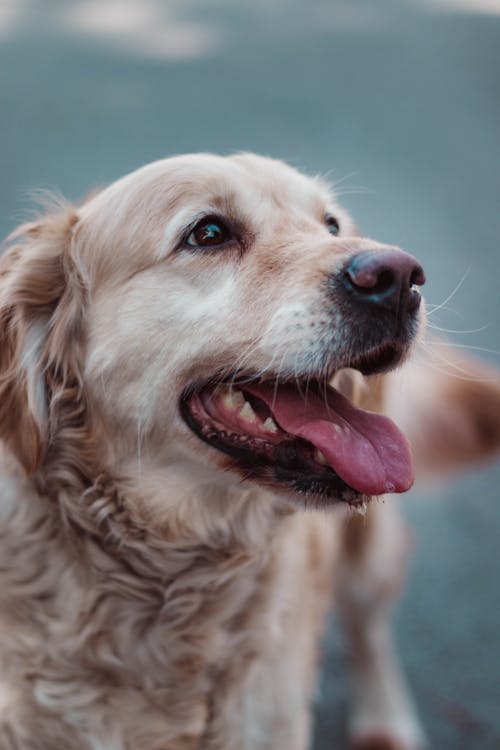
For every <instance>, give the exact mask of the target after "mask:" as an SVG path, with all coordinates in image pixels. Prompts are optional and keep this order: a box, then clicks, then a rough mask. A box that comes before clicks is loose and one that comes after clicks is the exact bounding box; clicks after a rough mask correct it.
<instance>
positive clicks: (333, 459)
mask: <svg viewBox="0 0 500 750" xmlns="http://www.w3.org/2000/svg"><path fill="white" fill-rule="evenodd" d="M245 390H246V391H248V392H249V393H251V394H253V395H254V396H257V398H260V399H261V400H262V401H264V402H265V403H266V405H267V406H268V407H269V409H271V411H272V412H273V416H274V418H275V420H276V422H277V423H278V424H279V426H280V427H281V428H282V429H283V430H285V431H286V432H289V433H290V434H291V435H295V436H297V437H300V438H303V439H304V440H307V441H308V442H309V443H312V444H313V445H314V446H315V447H316V448H318V449H319V450H320V451H321V452H322V453H323V455H324V457H325V459H326V462H327V463H328V465H329V466H330V467H331V468H332V469H334V471H335V472H336V473H337V474H338V475H339V477H341V479H343V480H344V482H346V483H347V484H348V485H349V486H350V487H353V488H354V489H356V490H358V491H359V492H363V493H364V494H366V495H383V494H384V492H405V491H406V490H408V489H409V488H410V487H411V486H412V484H413V465H412V458H411V452H410V446H409V444H408V441H407V440H406V438H405V436H404V435H403V434H402V433H401V432H400V431H399V429H398V428H397V427H396V425H395V424H394V422H392V421H391V420H390V419H388V418H387V417H383V416H381V415H380V414H374V413H373V412H370V411H363V410H362V409H358V408H356V407H355V406H354V405H353V404H352V403H351V402H350V401H348V400H347V399H346V398H344V396H342V395H341V394H340V393H339V392H338V391H336V390H335V389H334V388H331V387H329V388H328V392H327V394H326V401H327V403H325V398H322V397H321V396H319V395H318V394H317V393H308V396H307V400H305V399H304V398H303V397H302V396H301V394H300V393H299V392H298V391H297V390H296V389H294V388H293V387H292V386H288V385H284V386H280V388H278V389H277V390H276V392H275V389H274V387H273V386H272V385H269V386H268V385H253V384H252V385H251V386H247V385H245Z"/></svg>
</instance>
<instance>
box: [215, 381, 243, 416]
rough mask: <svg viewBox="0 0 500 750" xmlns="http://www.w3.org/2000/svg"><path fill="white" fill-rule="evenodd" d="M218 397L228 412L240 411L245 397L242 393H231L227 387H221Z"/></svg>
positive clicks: (231, 390)
mask: <svg viewBox="0 0 500 750" xmlns="http://www.w3.org/2000/svg"><path fill="white" fill-rule="evenodd" d="M218 395H219V396H220V397H221V399H222V403H223V404H224V406H225V407H226V409H229V410H230V411H234V410H236V409H241V407H242V406H243V405H244V404H245V397H244V395H243V394H242V392H241V391H233V389H232V388H229V387H228V386H221V390H220V391H219V392H218Z"/></svg>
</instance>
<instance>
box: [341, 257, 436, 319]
mask: <svg viewBox="0 0 500 750" xmlns="http://www.w3.org/2000/svg"><path fill="white" fill-rule="evenodd" d="M342 283H343V285H344V287H345V288H346V289H347V291H348V292H349V293H350V295H351V297H354V298H355V299H356V300H357V301H359V302H364V303H366V304H367V305H372V306H373V307H376V308H380V307H383V308H385V309H387V310H391V311H393V312H394V313H397V314H400V313H404V312H412V311H415V310H417V309H418V307H419V305H420V300H421V295H420V292H419V291H418V290H417V289H415V286H421V285H422V284H424V283H425V273H424V270H423V268H422V266H421V265H420V264H419V263H418V262H417V261H416V260H415V258H414V257H413V256H412V255H410V254H409V253H405V252H403V251H402V250H381V251H370V250H366V251H364V252H361V253H358V254H357V255H354V256H353V257H352V258H350V260H349V262H348V264H347V265H346V267H345V268H344V272H343V275H342Z"/></svg>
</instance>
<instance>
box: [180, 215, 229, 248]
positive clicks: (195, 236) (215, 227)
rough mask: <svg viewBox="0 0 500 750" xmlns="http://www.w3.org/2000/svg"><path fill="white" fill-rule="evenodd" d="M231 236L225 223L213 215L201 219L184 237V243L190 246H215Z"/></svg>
mask: <svg viewBox="0 0 500 750" xmlns="http://www.w3.org/2000/svg"><path fill="white" fill-rule="evenodd" d="M230 238H231V234H230V232H229V229H228V228H227V227H226V226H225V224H224V223H223V222H222V221H220V219H216V218H214V217H208V218H205V219H202V221H200V222H199V223H198V224H197V225H196V226H195V228H194V229H193V230H192V231H191V233H190V234H189V236H188V238H187V239H186V245H190V246H191V247H216V246H217V245H223V244H224V243H225V242H227V241H228V240H229V239H230Z"/></svg>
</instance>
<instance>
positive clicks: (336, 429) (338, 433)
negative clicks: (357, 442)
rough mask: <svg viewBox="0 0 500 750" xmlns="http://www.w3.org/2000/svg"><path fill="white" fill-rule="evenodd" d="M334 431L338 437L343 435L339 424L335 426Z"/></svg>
mask: <svg viewBox="0 0 500 750" xmlns="http://www.w3.org/2000/svg"><path fill="white" fill-rule="evenodd" d="M333 429H334V430H335V432H336V433H337V435H340V434H341V433H342V427H341V426H340V425H339V424H334V425H333Z"/></svg>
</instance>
